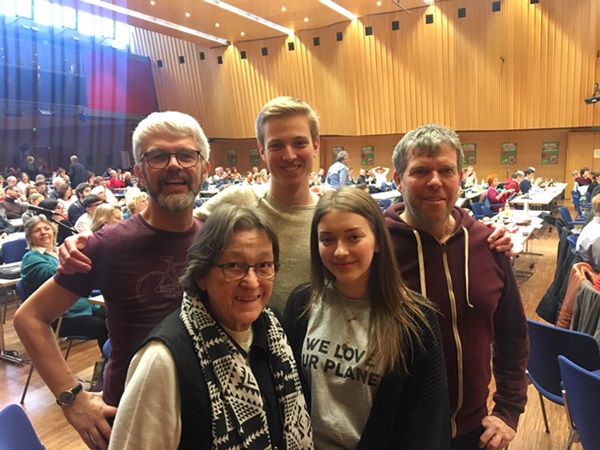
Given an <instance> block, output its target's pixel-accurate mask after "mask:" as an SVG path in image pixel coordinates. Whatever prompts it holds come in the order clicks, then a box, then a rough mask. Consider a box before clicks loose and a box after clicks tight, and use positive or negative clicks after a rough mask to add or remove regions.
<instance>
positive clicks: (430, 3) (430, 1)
mask: <svg viewBox="0 0 600 450" xmlns="http://www.w3.org/2000/svg"><path fill="white" fill-rule="evenodd" d="M423 1H424V2H425V3H427V4H428V5H433V4H434V0H423Z"/></svg>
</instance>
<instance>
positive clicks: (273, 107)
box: [256, 97, 319, 146]
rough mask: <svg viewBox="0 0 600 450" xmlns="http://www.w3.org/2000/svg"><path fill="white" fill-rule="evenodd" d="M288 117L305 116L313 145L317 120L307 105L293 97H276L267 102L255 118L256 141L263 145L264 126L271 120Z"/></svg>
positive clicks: (317, 133)
mask: <svg viewBox="0 0 600 450" xmlns="http://www.w3.org/2000/svg"><path fill="white" fill-rule="evenodd" d="M290 116H305V117H306V119H307V120H308V126H309V128H310V136H311V138H312V140H313V143H314V142H315V141H316V140H317V138H318V137H319V118H318V117H317V113H316V112H315V111H314V110H313V109H312V108H311V107H310V105H309V104H308V103H305V102H303V101H302V100H300V99H298V98H294V97H276V98H274V99H273V100H271V101H269V102H267V103H266V104H265V105H264V106H263V107H262V109H261V110H260V112H259V113H258V116H257V117H256V140H257V141H258V142H260V144H261V145H263V146H264V145H265V133H264V127H265V124H266V123H267V122H268V121H269V120H271V119H277V118H280V117H290Z"/></svg>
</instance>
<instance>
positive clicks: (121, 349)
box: [14, 112, 210, 449]
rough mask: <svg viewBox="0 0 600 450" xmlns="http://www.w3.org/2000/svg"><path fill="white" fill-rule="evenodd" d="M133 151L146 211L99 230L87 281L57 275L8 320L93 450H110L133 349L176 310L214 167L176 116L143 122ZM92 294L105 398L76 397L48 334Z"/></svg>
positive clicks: (191, 128)
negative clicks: (102, 308)
mask: <svg viewBox="0 0 600 450" xmlns="http://www.w3.org/2000/svg"><path fill="white" fill-rule="evenodd" d="M133 153H134V159H135V163H136V164H135V167H134V170H135V174H136V176H137V177H138V179H139V180H140V184H141V185H143V186H145V187H146V189H147V191H148V194H149V198H148V206H147V207H146V209H145V210H144V211H143V212H142V213H140V214H136V215H134V216H133V217H131V218H130V219H129V220H126V221H122V222H119V223H118V224H115V225H114V226H112V227H104V228H102V229H101V230H99V231H97V232H96V233H95V234H94V235H93V236H92V237H90V238H89V240H88V241H87V244H86V245H85V249H84V250H82V252H83V254H84V255H85V256H84V259H85V260H86V264H85V266H86V268H87V273H77V274H73V275H63V274H57V275H56V276H55V277H54V278H53V279H51V280H49V281H48V282H47V283H46V284H45V285H43V286H42V287H41V288H40V289H39V290H38V291H37V292H35V293H34V294H33V295H32V296H31V297H30V298H29V299H28V300H27V302H26V304H23V306H22V308H20V309H19V311H18V312H17V314H16V315H15V318H14V324H15V329H16V330H17V333H18V334H19V336H20V338H21V340H22V342H23V344H24V345H25V347H26V348H27V352H28V354H29V355H30V357H31V360H32V362H33V364H34V365H35V367H36V369H37V370H38V372H39V373H40V375H41V376H42V378H43V379H44V381H45V382H46V383H47V385H48V387H49V388H50V390H51V391H52V393H53V394H54V395H55V396H56V398H57V402H58V403H59V404H60V405H61V406H62V409H63V412H64V414H65V416H66V418H67V420H68V421H69V423H71V425H73V427H75V429H76V430H77V431H78V432H79V434H80V436H81V437H82V439H83V440H84V441H85V443H86V444H87V445H88V447H90V448H94V447H95V446H98V447H99V448H102V449H105V448H107V444H106V441H105V439H108V438H109V437H110V431H111V427H110V425H109V422H108V420H109V419H110V418H111V417H113V416H114V415H115V413H116V406H117V405H118V403H119V400H120V398H121V395H122V393H123V388H124V384H125V377H126V373H127V367H128V364H129V359H130V356H131V355H132V354H133V351H134V350H135V349H136V347H137V346H138V345H139V344H140V343H141V342H142V340H143V339H144V338H145V337H146V335H148V333H149V332H150V331H151V330H152V329H153V328H154V326H155V325H156V324H158V323H159V322H160V321H161V320H162V319H163V318H164V317H166V316H167V315H168V314H169V313H171V312H172V311H174V310H175V309H177V308H178V307H179V306H180V304H181V298H182V290H181V287H180V285H179V281H178V277H179V274H180V271H181V269H182V268H183V266H184V265H185V255H186V252H187V249H188V248H189V246H190V245H191V243H192V241H193V239H194V237H195V236H196V234H197V232H198V230H199V229H200V226H201V223H200V222H199V221H198V220H196V219H194V217H193V215H192V211H193V208H194V199H195V197H196V195H197V194H198V192H199V191H200V186H201V184H202V182H203V181H204V179H205V178H206V174H207V172H208V169H209V167H210V165H209V162H208V158H209V145H208V140H207V139H206V136H205V135H204V132H203V131H202V129H201V128H200V126H199V125H198V122H196V120H194V119H193V118H192V117H190V116H188V115H186V114H182V113H178V112H161V113H153V114H151V115H150V116H148V117H147V118H146V119H144V120H143V121H142V122H141V123H140V124H139V125H138V127H137V128H136V130H135V132H134V133H133ZM92 261H93V267H91V263H92ZM92 289H100V291H101V292H102V294H103V296H104V299H105V304H106V312H107V326H108V328H109V330H110V340H111V345H112V351H111V354H110V358H109V360H108V363H107V366H106V371H105V375H104V384H103V394H102V395H101V394H95V393H88V392H82V391H81V387H80V383H79V382H78V381H77V379H76V378H75V377H74V375H73V373H72V372H71V371H70V369H69V366H68V365H67V364H66V363H65V361H64V358H63V357H62V355H61V353H60V350H59V348H58V346H57V343H56V339H55V338H54V336H53V334H52V329H51V328H50V324H51V323H52V321H54V320H55V319H56V318H57V317H59V316H60V315H61V314H62V313H63V312H64V311H66V310H67V309H69V308H70V307H71V306H72V305H73V304H74V303H75V301H76V300H77V299H78V298H79V297H82V296H88V295H89V294H90V291H91V290H92ZM49 299H51V300H52V301H48V300H49Z"/></svg>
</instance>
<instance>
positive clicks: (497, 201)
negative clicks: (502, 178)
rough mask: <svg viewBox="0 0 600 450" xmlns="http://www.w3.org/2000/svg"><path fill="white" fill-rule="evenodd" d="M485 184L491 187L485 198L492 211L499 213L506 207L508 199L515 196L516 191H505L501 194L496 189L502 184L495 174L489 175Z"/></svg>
mask: <svg viewBox="0 0 600 450" xmlns="http://www.w3.org/2000/svg"><path fill="white" fill-rule="evenodd" d="M485 182H486V183H487V184H488V186H489V187H488V190H487V191H486V194H485V196H486V197H487V199H488V200H489V202H490V205H491V208H492V211H495V212H498V211H500V210H501V209H502V208H503V207H504V204H505V203H506V202H507V200H508V198H509V197H510V196H511V195H512V194H514V192H515V190H514V189H504V190H503V191H502V192H499V191H498V189H496V188H497V187H498V184H500V183H499V181H498V175H496V174H495V173H491V174H489V175H488V176H487V177H486V179H485Z"/></svg>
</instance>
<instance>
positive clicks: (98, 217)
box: [90, 203, 121, 231]
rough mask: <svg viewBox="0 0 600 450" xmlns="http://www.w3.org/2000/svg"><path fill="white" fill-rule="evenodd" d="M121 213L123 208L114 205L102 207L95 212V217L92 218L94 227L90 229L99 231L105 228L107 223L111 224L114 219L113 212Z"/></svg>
mask: <svg viewBox="0 0 600 450" xmlns="http://www.w3.org/2000/svg"><path fill="white" fill-rule="evenodd" d="M115 210H117V211H119V212H120V211H121V208H119V207H118V206H114V205H107V204H106V203H105V204H103V205H100V206H98V207H97V208H96V211H94V217H93V218H92V225H91V226H90V229H91V230H92V231H97V230H99V229H100V228H102V227H103V226H104V224H105V223H106V222H110V221H111V220H112V219H113V211H115Z"/></svg>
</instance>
